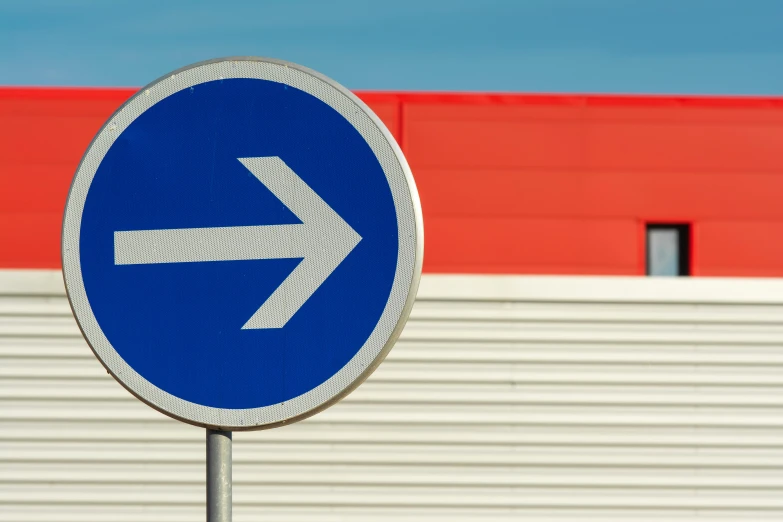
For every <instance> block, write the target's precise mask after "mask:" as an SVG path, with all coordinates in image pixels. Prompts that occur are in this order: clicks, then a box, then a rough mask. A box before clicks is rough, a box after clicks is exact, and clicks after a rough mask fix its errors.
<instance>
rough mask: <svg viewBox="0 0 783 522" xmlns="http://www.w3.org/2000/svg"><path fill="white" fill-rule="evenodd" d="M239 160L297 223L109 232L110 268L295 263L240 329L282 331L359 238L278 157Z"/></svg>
mask: <svg viewBox="0 0 783 522" xmlns="http://www.w3.org/2000/svg"><path fill="white" fill-rule="evenodd" d="M239 161H241V162H242V164H243V165H244V166H245V167H247V169H248V170H249V171H250V172H252V173H253V175H254V176H255V177H256V178H258V180H259V181H260V182H261V183H263V184H264V185H266V187H267V188H268V189H269V190H271V191H272V193H273V194H274V195H275V196H277V198H278V199H280V201H282V202H283V203H284V204H285V205H286V206H287V207H288V208H289V209H290V210H291V211H292V212H293V213H294V214H295V215H296V217H298V218H299V220H300V221H301V222H302V224H299V225H263V226H242V227H214V228H177V229H167V230H132V231H121V232H115V233H114V264H115V265H143V264H156V263H192V262H197V261H238V260H247V259H292V258H301V259H302V261H301V262H300V263H299V264H298V265H297V266H296V268H295V269H294V271H293V272H291V274H290V275H289V276H288V277H287V278H286V279H285V280H284V281H283V282H282V284H281V285H280V286H278V287H277V289H276V290H275V291H274V292H273V293H272V295H270V296H269V298H268V299H267V300H266V301H265V302H264V303H263V304H262V305H261V307H260V308H259V309H258V310H256V313H254V314H253V316H252V317H251V318H250V319H248V321H247V322H246V323H245V325H244V326H243V327H242V329H243V330H249V329H261V328H282V327H283V326H285V324H286V323H287V322H288V320H289V319H291V317H293V315H294V314H295V313H296V312H297V311H298V310H299V309H300V308H301V307H302V305H304V304H305V302H306V301H307V300H308V299H309V298H310V296H312V295H313V293H314V292H315V291H316V290H317V289H318V287H320V286H321V284H322V283H323V282H324V281H326V278H328V277H329V275H330V274H331V273H332V272H333V271H334V270H335V269H336V268H337V266H338V265H339V264H340V263H342V262H343V259H345V258H346V257H347V256H348V254H350V253H351V251H352V250H353V249H354V248H355V247H356V245H358V244H359V241H361V240H362V238H361V236H359V234H357V233H356V231H355V230H354V229H353V228H351V226H350V225H349V224H348V223H346V222H345V221H344V220H343V218H341V217H340V216H339V215H338V214H337V213H336V212H335V211H334V210H333V209H332V207H330V206H329V205H327V204H326V202H325V201H324V200H323V199H321V197H320V196H318V194H316V193H315V192H314V191H313V189H311V188H310V187H309V186H308V185H307V183H305V182H304V181H303V180H302V178H300V177H299V176H297V175H296V173H295V172H294V171H293V170H291V169H290V167H288V165H286V164H285V163H284V162H283V160H281V159H280V158H279V157H277V156H271V157H263V158H239Z"/></svg>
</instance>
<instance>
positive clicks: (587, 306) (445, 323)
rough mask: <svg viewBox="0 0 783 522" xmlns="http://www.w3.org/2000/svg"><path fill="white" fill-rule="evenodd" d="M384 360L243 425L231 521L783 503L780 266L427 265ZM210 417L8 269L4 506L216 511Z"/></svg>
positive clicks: (70, 517)
mask: <svg viewBox="0 0 783 522" xmlns="http://www.w3.org/2000/svg"><path fill="white" fill-rule="evenodd" d="M419 295H420V299H419V301H418V303H417V305H416V307H415V309H414V312H413V315H412V317H411V319H410V321H409V323H408V326H407V328H406V330H405V332H404V334H403V336H402V339H401V340H400V342H399V343H398V344H397V346H396V347H395V348H394V349H393V350H392V352H391V355H390V356H389V358H388V359H387V360H386V362H385V363H384V364H382V365H381V367H380V368H379V369H378V371H377V372H376V373H375V374H374V375H373V376H372V377H371V378H370V379H369V380H368V381H367V382H366V383H365V384H364V385H363V386H362V387H360V388H359V389H358V390H357V391H356V392H354V393H353V394H352V395H350V396H349V397H348V398H347V399H346V400H345V401H343V402H342V403H340V404H338V405H336V406H334V407H333V408H331V409H329V410H327V411H326V412H324V413H322V414H320V415H317V416H316V417H314V418H311V419H309V420H306V421H304V422H302V423H299V424H296V425H293V426H290V427H285V428H281V429H275V430H270V431H262V432H245V433H238V434H236V435H235V439H234V440H235V447H234V457H235V461H234V479H235V489H234V519H235V520H236V521H240V522H241V521H251V520H276V521H319V522H326V521H338V520H340V521H343V520H344V521H363V522H364V521H367V522H372V521H395V522H397V521H401V520H417V521H418V520H421V521H441V520H442V521H461V520H476V521H494V520H504V521H506V520H524V521H547V522H554V521H585V522H586V521H591V522H597V521H621V520H622V521H652V520H655V521H666V522H675V521H692V520H711V521H712V520H717V521H722V522H726V521H748V522H750V521H753V522H755V521H761V520H783V281H778V280H709V279H676V280H664V279H655V280H652V279H644V278H565V277H491V276H425V277H424V279H423V282H422V287H421V291H420V294H419ZM204 451H205V450H204V431H203V430H201V429H198V428H194V427H191V426H187V425H182V424H178V423H177V422H175V421H172V420H170V419H168V418H167V417H165V416H163V415H161V414H159V413H157V412H155V411H153V410H152V409H150V408H148V407H146V406H144V405H142V404H141V403H139V402H137V401H136V400H135V399H133V398H132V397H131V396H130V395H129V394H128V393H127V392H125V391H124V390H123V389H122V388H121V387H120V386H119V385H118V384H117V383H115V382H114V381H113V380H112V379H111V378H110V377H109V376H108V375H107V374H106V372H105V371H104V370H103V369H102V367H101V365H100V364H99V363H98V362H97V360H95V358H94V357H93V355H92V352H91V351H90V350H89V348H88V347H87V346H86V344H85V343H84V341H83V340H82V338H81V336H80V334H79V331H78V329H77V327H76V325H75V323H74V320H73V318H72V316H71V313H70V309H69V308H68V305H67V302H66V300H65V297H64V295H63V290H62V283H61V279H60V275H59V273H57V272H48V271H38V272H35V271H16V272H14V271H4V272H0V521H4V522H7V521H37V522H43V521H74V522H75V521H79V522H91V521H110V520H111V521H118V522H124V521H156V522H163V521H185V520H188V521H191V520H203V519H204Z"/></svg>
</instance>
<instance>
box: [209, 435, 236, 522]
mask: <svg viewBox="0 0 783 522" xmlns="http://www.w3.org/2000/svg"><path fill="white" fill-rule="evenodd" d="M207 522H231V432H230V431H216V430H210V429H208V430H207Z"/></svg>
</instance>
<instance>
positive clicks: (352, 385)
mask: <svg viewBox="0 0 783 522" xmlns="http://www.w3.org/2000/svg"><path fill="white" fill-rule="evenodd" d="M243 62H249V63H259V62H260V63H264V64H270V65H274V66H279V67H283V68H285V69H286V70H288V69H290V70H291V71H298V72H299V73H303V74H305V75H308V76H310V77H312V78H314V79H317V80H320V81H321V82H323V83H324V84H325V85H326V86H327V87H328V88H330V89H332V90H334V91H337V92H338V93H339V94H340V95H342V96H344V97H345V98H346V99H347V100H348V101H349V102H351V103H352V104H353V105H354V106H356V107H357V108H359V109H360V110H361V113H362V114H363V115H364V116H365V117H367V118H369V121H370V122H371V123H372V124H373V125H374V126H375V128H376V129H377V131H379V132H380V135H381V136H382V137H383V142H384V144H385V145H386V146H388V147H390V149H391V152H392V153H393V158H394V160H396V165H397V166H398V167H399V169H400V171H401V174H402V176H403V178H404V181H405V186H406V187H407V189H408V190H407V193H406V194H405V196H407V197H408V198H409V199H408V201H409V203H410V209H409V210H410V211H411V213H412V217H413V220H414V223H413V232H414V236H415V237H414V238H413V240H412V241H413V249H412V250H413V251H412V252H410V248H409V249H408V252H405V251H403V238H402V237H400V238H399V251H398V258H397V260H398V263H397V265H398V266H397V268H396V272H395V278H394V283H393V288H392V292H390V295H389V297H388V298H387V306H386V308H384V311H383V314H382V315H381V317H380V318H379V319H378V322H377V323H376V326H375V328H374V330H373V333H372V334H371V336H370V337H371V338H372V336H373V335H375V334H376V331H377V330H378V324H380V323H381V321H382V319H383V318H384V316H385V315H386V314H387V312H388V310H389V301H390V299H391V297H392V294H393V292H394V291H395V290H397V291H401V290H402V291H406V295H405V300H404V304H403V306H402V308H401V310H400V311H399V314H397V313H395V315H397V320H396V323H395V324H394V326H393V328H392V329H391V332H390V334H389V335H388V338H387V340H386V342H385V344H384V345H383V347H382V349H381V350H380V351H378V353H377V354H376V355H375V357H374V358H373V359H372V361H371V362H369V363H368V364H362V367H363V368H364V369H363V371H361V372H359V373H358V374H356V371H354V373H355V374H356V375H354V376H353V377H352V378H351V380H350V381H349V382H348V384H347V385H346V386H343V387H342V388H341V389H339V391H338V392H337V393H334V394H332V395H331V396H330V397H329V398H328V399H327V400H325V401H320V402H318V403H317V404H315V405H313V406H312V407H309V408H305V409H304V410H302V411H292V413H291V414H290V415H287V416H285V415H281V416H280V417H281V418H279V419H276V420H273V421H271V422H262V423H259V422H258V421H257V418H258V417H257V416H256V415H253V412H255V411H257V410H263V409H265V408H270V407H272V406H279V405H270V406H262V407H259V408H248V409H247V410H226V409H223V408H214V407H210V406H204V405H199V404H195V403H192V402H189V401H186V400H184V399H181V398H179V397H176V396H173V395H171V394H169V393H168V392H165V391H163V390H161V389H160V388H157V387H156V386H155V385H153V384H152V383H149V381H146V379H144V378H143V377H142V376H141V375H139V374H138V373H136V372H135V370H133V369H132V368H131V367H130V366H129V365H127V363H125V362H124V360H122V358H121V356H120V355H119V353H117V352H116V350H115V349H114V348H113V346H111V343H110V342H108V339H106V338H105V335H103V333H102V331H101V332H100V336H99V337H102V338H103V340H105V342H101V341H100V340H98V339H96V338H95V334H94V333H93V334H92V335H91V334H90V331H92V330H94V326H93V327H92V328H89V329H88V328H85V322H91V324H92V323H94V325H97V319H96V318H95V316H94V313H93V312H92V309H91V307H90V305H89V302H88V299H87V296H86V290H85V288H84V282H83V280H82V276H81V267H80V258H79V252H78V251H79V242H80V228H81V213H82V210H83V207H84V204H85V201H86V192H87V191H85V190H83V191H82V192H84V194H83V197H81V199H80V200H76V199H75V196H76V195H77V190H76V187H77V184H78V183H79V180H80V177H82V176H83V175H84V174H83V173H84V170H83V169H84V166H85V162H86V161H87V159H88V157H89V156H90V154H91V152H92V151H93V150H94V148H95V146H96V143H98V142H99V140H100V139H101V138H102V137H103V136H106V133H107V132H112V131H113V130H114V129H112V125H115V124H114V123H113V122H115V121H116V119H117V117H118V115H120V114H122V113H123V111H124V110H126V109H127V108H128V107H131V106H133V104H134V103H138V100H139V98H140V97H144V96H149V94H150V90H152V89H155V87H156V86H158V85H160V84H161V83H162V82H164V81H166V80H169V79H171V78H174V77H177V75H180V74H182V73H187V72H189V71H193V70H195V69H198V68H203V67H205V66H210V65H220V64H224V63H231V64H237V63H243ZM221 78H222V77H221ZM214 79H215V80H217V79H220V78H214ZM258 79H267V78H258ZM207 81H208V80H207ZM199 83H203V82H198V83H193V84H192V86H195V85H198V84H199ZM284 83H286V84H288V85H289V86H292V87H297V86H296V85H291V84H290V83H288V82H287V81H286V82H284ZM185 88H187V87H185ZM171 94H173V93H170V94H167V95H165V96H163V97H162V98H161V100H162V99H165V98H167V97H168V96H170V95H171ZM309 94H312V93H309ZM316 97H318V96H316ZM319 99H320V97H319ZM158 101H160V100H158ZM321 101H324V100H323V99H322V100H321ZM155 103H157V102H155ZM153 105H154V103H153ZM150 106H151V105H150ZM147 108H149V107H147ZM145 110H146V109H144V110H142V111H141V113H143V112H144V111H145ZM338 112H339V111H338ZM141 113H140V114H141ZM140 114H139V115H140ZM341 114H342V112H341ZM343 116H344V117H345V114H343ZM136 117H138V115H137V116H135V117H133V119H131V120H130V121H131V122H132V121H134V120H135V118H136ZM352 125H354V128H356V125H355V124H353V123H352ZM122 130H124V129H122ZM357 131H358V132H359V133H360V134H361V135H362V138H363V139H364V140H365V141H368V137H367V136H366V135H365V133H363V132H362V131H361V130H360V129H358V128H357ZM120 134H122V131H120V132H117V133H116V136H119V135H120ZM110 143H113V139H112V140H111V142H110ZM368 143H369V142H368ZM103 155H105V152H104V154H103ZM376 156H377V154H376ZM100 159H101V160H102V159H103V156H101V158H100ZM379 162H381V158H379ZM98 164H100V161H98ZM381 166H382V169H383V171H384V174H385V176H386V178H387V180H389V178H390V176H391V175H393V173H390V172H389V170H387V166H388V165H384V163H383V162H381ZM96 170H97V167H96ZM94 174H95V173H94V172H93V173H92V176H94ZM91 183H92V177H90V179H89V183H88V184H87V190H89V185H90V184H91ZM389 183H390V188H392V189H393V187H392V186H391V182H390V180H389ZM75 207H78V208H75ZM395 211H396V212H397V214H398V216H397V220H398V231H399V232H401V231H400V223H401V218H400V216H399V214H400V208H398V201H397V200H396V199H395ZM75 214H78V215H76V216H75ZM400 235H402V234H400ZM61 241H62V243H61V244H62V251H61V256H62V274H63V280H64V283H65V290H66V295H67V297H68V303H69V305H70V306H71V310H72V312H73V314H74V317H75V318H76V322H77V325H78V327H79V329H80V331H81V333H82V335H83V337H84V339H85V340H86V342H87V344H88V345H89V346H90V349H91V350H92V351H93V353H94V354H95V356H96V358H97V359H98V360H99V361H100V362H101V364H102V365H103V366H104V368H105V369H106V370H107V372H108V373H109V374H110V375H112V377H114V379H115V380H116V381H117V382H119V383H120V384H121V385H122V386H123V387H124V388H125V389H126V390H128V391H129V392H130V393H131V394H132V395H134V396H135V397H136V398H137V399H139V400H140V401H142V402H144V403H145V404H147V405H148V406H150V407H152V408H154V409H156V410H158V411H160V412H161V413H163V414H165V415H168V416H169V417H172V418H174V419H177V420H179V421H182V422H185V423H188V424H192V425H195V426H200V427H205V428H211V429H218V430H231V431H244V430H260V429H269V428H275V427H279V426H283V425H287V424H291V423H294V422H297V421H300V420H303V419H305V418H308V417H310V416H312V415H315V414H316V413H318V412H320V411H323V410H325V409H327V408H328V407H330V406H332V405H334V404H335V403H337V402H339V401H340V400H342V399H343V398H344V397H345V396H347V395H348V394H350V393H351V392H352V391H353V390H355V389H356V388H357V387H358V386H359V385H360V384H361V383H362V382H364V380H366V379H367V377H369V376H370V375H371V374H372V373H373V371H375V369H376V368H377V367H378V366H379V365H380V364H381V362H383V360H384V359H385V358H386V355H387V354H388V353H389V351H390V350H391V348H392V347H393V346H394V344H395V343H396V341H397V339H398V338H399V336H400V333H401V332H402V329H403V327H404V326H405V323H406V322H407V319H408V317H409V315H410V312H411V309H412V308H413V304H414V301H415V297H416V293H417V291H418V286H419V282H420V279H421V271H422V262H423V254H424V224H423V218H422V211H421V202H420V199H419V195H418V190H417V188H416V184H415V181H414V178H413V174H412V172H411V170H410V167H409V165H408V163H407V160H406V159H405V156H404V154H403V152H402V150H401V148H400V146H399V145H398V144H397V142H396V140H395V139H394V136H393V135H392V133H391V132H390V131H389V130H388V128H387V127H386V126H385V125H384V124H383V122H382V121H381V120H380V118H378V116H377V115H376V114H375V113H374V112H373V111H372V110H371V109H370V108H369V107H368V106H367V105H366V104H365V103H364V102H363V101H361V100H360V99H359V98H358V97H357V96H356V95H355V94H353V93H352V92H351V91H349V90H348V89H347V88H345V87H343V86H342V85H340V84H339V83H337V82H336V81H334V80H332V79H331V78H328V77H327V76H325V75H323V74H321V73H318V72H316V71H313V70H311V69H309V68H307V67H303V66H301V65H298V64H295V63H292V62H287V61H283V60H277V59H272V58H265V57H255V56H236V57H225V58H217V59H212V60H205V61H201V62H196V63H193V64H190V65H187V66H185V67H182V68H180V69H177V70H175V71H173V72H171V73H168V74H166V75H164V76H161V77H160V78H158V79H156V80H154V81H152V82H151V83H149V84H148V85H146V86H145V87H143V88H142V89H140V90H139V91H138V92H137V93H136V94H135V95H133V96H132V97H131V98H130V99H128V100H127V101H126V102H125V103H123V104H122V105H121V106H120V107H119V108H118V109H117V110H116V111H115V112H114V113H113V114H112V116H111V117H109V118H108V119H107V121H106V122H105V123H104V124H103V126H102V127H101V128H100V130H99V131H98V132H97V133H96V135H95V136H94V138H93V140H92V141H91V143H90V145H89V146H88V147H87V149H86V151H85V153H84V155H83V156H82V159H81V161H80V163H79V166H78V167H77V169H76V172H75V174H74V177H73V180H72V182H71V186H70V188H69V192H68V197H67V200H66V205H65V209H64V214H63V225H62V235H61ZM404 255H412V256H413V259H412V266H411V270H410V273H409V274H403V275H404V276H405V277H406V278H407V276H409V277H410V279H409V281H408V282H407V285H406V286H407V289H405V288H402V289H401V290H400V288H397V287H399V284H398V283H399V281H398V279H399V277H398V276H399V275H400V262H401V260H403V256H404ZM85 303H86V308H85ZM98 328H99V329H100V327H98ZM368 342H369V341H368ZM368 342H365V344H364V345H363V346H362V348H360V349H359V351H358V352H357V354H356V355H355V356H354V357H353V358H352V359H351V361H350V362H349V363H348V364H346V366H345V367H343V368H342V369H341V370H340V371H338V372H337V373H335V374H334V375H333V376H332V377H330V378H329V379H327V381H325V383H323V384H326V383H329V382H330V381H332V380H333V379H334V378H335V376H337V375H339V374H340V372H343V371H344V370H345V369H346V368H347V367H348V366H349V365H351V364H352V363H354V362H355V360H356V359H357V357H358V356H359V355H360V354H362V352H363V351H364V350H365V348H366V347H367V344H368ZM107 344H108V347H109V348H110V349H111V351H113V353H114V355H115V356H116V358H111V357H109V358H107V357H106V355H107V354H106V346H105V345H107ZM109 359H111V360H109ZM117 359H119V360H120V361H122V364H121V365H118V364H117V363H116V360H117ZM112 361H115V362H112ZM123 365H124V366H123ZM128 369H130V370H131V372H132V373H133V374H134V379H129V378H128V376H127V374H128ZM123 374H126V375H123ZM138 379H142V380H144V381H145V382H147V383H148V385H149V387H152V388H154V389H155V390H157V393H156V395H158V394H163V395H164V396H166V398H167V401H166V403H167V404H169V403H183V404H184V405H185V408H184V411H185V413H183V408H180V407H178V408H177V411H172V409H173V408H171V407H168V406H167V404H162V403H161V401H160V400H156V399H154V398H152V397H150V396H149V393H147V392H145V391H144V390H145V389H149V387H146V388H143V389H139V386H138V385H137V382H136V381H137V380H138ZM126 380H133V381H134V382H133V384H129V383H128V382H126ZM323 384H322V385H321V386H323ZM318 388H319V387H316V388H315V389H314V390H316V389H318ZM312 392H313V390H311V391H310V392H307V393H305V394H303V395H300V396H299V397H296V398H294V399H292V400H290V401H288V403H289V405H290V403H293V402H294V401H296V400H297V399H300V398H301V397H304V396H305V395H307V394H309V393H312ZM311 402H312V401H311ZM284 404H285V403H284ZM289 409H290V408H289ZM225 411H229V412H236V411H241V412H246V415H245V416H246V418H247V419H256V420H255V421H253V422H244V421H242V422H236V419H235V418H236V416H233V417H234V421H233V422H226V419H225V415H224V414H222V412H225ZM190 412H197V413H198V414H197V415H192V414H190Z"/></svg>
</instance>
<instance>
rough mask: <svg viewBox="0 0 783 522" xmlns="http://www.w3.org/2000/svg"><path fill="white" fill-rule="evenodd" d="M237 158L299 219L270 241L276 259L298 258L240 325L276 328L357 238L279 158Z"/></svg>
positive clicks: (285, 226) (302, 301) (285, 321)
mask: <svg viewBox="0 0 783 522" xmlns="http://www.w3.org/2000/svg"><path fill="white" fill-rule="evenodd" d="M239 161H240V162H242V164H243V165H244V166H245V167H246V168H247V169H248V170H249V171H250V172H252V173H253V175H254V176H255V177H256V179H258V180H259V181H260V182H261V183H263V184H264V185H265V186H266V187H267V188H268V189H269V190H270V191H271V192H272V193H273V194H274V195H275V196H276V197H277V198H278V199H279V200H280V201H281V202H283V204H284V205H286V206H287V207H288V208H289V209H290V210H291V212H293V213H294V215H296V217H297V218H299V220H300V221H301V222H302V224H301V225H283V226H282V227H281V232H282V234H284V237H280V244H279V245H276V249H278V250H280V255H279V256H278V257H280V258H297V257H301V258H302V261H301V262H300V263H299V264H298V265H297V267H296V268H295V269H294V270H293V272H291V274H289V276H288V277H287V278H286V279H285V280H284V281H283V282H282V283H281V284H280V286H278V287H277V289H276V290H275V291H274V292H273V293H272V295H270V296H269V298H268V299H267V300H266V301H265V302H264V303H263V304H262V305H261V307H260V308H259V309H258V310H257V311H256V313H254V314H253V316H252V317H251V318H250V319H248V321H247V322H246V323H245V325H244V326H243V327H242V329H243V330H257V329H266V328H282V327H283V326H285V325H286V323H287V322H288V321H289V320H290V319H291V317H293V315H294V314H295V313H296V312H297V311H299V309H300V308H301V307H302V306H303V305H304V304H305V303H306V302H307V300H308V299H310V297H311V296H312V295H313V294H314V293H315V291H316V290H318V288H319V287H320V286H321V285H322V284H323V283H324V281H326V279H327V278H328V277H329V276H330V275H331V274H332V272H334V270H335V269H336V268H337V267H338V266H339V265H340V263H342V262H343V260H344V259H345V258H346V257H348V254H350V253H351V252H352V251H353V249H354V248H356V245H358V244H359V242H360V241H361V240H362V238H361V236H360V235H359V234H357V233H356V231H355V230H354V229H353V228H351V226H350V225H349V224H348V223H346V222H345V220H344V219H343V218H342V217H340V215H339V214H337V212H335V211H334V209H332V207H330V206H329V205H328V204H327V203H326V202H325V201H324V200H323V199H321V197H320V196H319V195H318V194H316V193H315V191H313V189H311V188H310V187H309V186H308V185H307V183H305V182H304V180H303V179H302V178H300V177H299V176H298V175H297V174H296V173H295V172H294V171H293V170H291V168H290V167H289V166H288V165H286V164H285V162H284V161H283V160H282V159H280V158H279V157H277V156H270V157H257V158H239ZM273 226H274V225H273Z"/></svg>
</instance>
